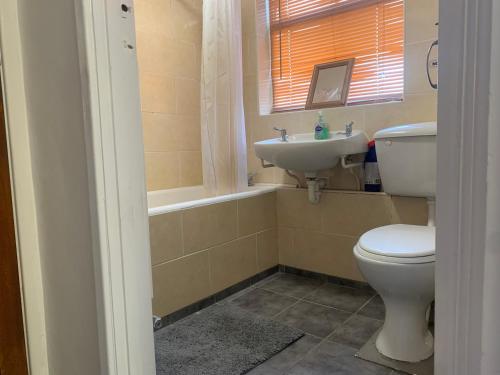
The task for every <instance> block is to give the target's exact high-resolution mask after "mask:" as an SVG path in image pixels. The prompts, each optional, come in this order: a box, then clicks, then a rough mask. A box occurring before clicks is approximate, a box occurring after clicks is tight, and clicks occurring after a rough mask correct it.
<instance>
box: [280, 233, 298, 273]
mask: <svg viewBox="0 0 500 375" xmlns="http://www.w3.org/2000/svg"><path fill="white" fill-rule="evenodd" d="M279 224H281V223H279ZM294 233H295V228H289V227H283V226H281V225H280V226H278V256H279V264H288V265H290V266H291V265H292V262H293V258H294V256H293V254H294V253H293V237H294Z"/></svg>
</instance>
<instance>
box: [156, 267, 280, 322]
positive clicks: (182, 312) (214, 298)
mask: <svg viewBox="0 0 500 375" xmlns="http://www.w3.org/2000/svg"><path fill="white" fill-rule="evenodd" d="M277 272H279V266H274V267H271V268H269V269H267V270H265V271H262V272H259V273H257V274H256V275H254V276H252V277H249V278H248V279H245V280H243V281H240V282H238V283H236V284H234V285H232V286H230V287H228V288H225V289H223V290H221V291H220V292H217V293H215V294H212V295H210V296H208V297H206V298H203V299H201V300H200V301H198V302H195V303H192V304H190V305H188V306H185V307H183V308H181V309H179V310H177V311H175V312H173V313H170V314H168V315H166V316H164V317H162V318H161V326H160V327H158V328H155V329H154V330H155V331H157V330H159V329H161V328H163V327H166V326H168V325H170V324H172V323H175V322H176V321H178V320H181V319H183V318H185V317H187V316H189V315H191V314H194V313H196V312H198V311H200V310H202V309H204V308H206V307H208V306H211V305H213V304H215V303H217V302H220V301H222V300H223V299H224V298H226V297H229V296H230V295H233V294H236V293H238V292H239V291H241V290H243V289H245V288H248V287H250V286H252V285H254V284H257V283H258V282H259V281H261V280H263V279H265V278H266V277H268V276H271V275H273V274H275V273H277Z"/></svg>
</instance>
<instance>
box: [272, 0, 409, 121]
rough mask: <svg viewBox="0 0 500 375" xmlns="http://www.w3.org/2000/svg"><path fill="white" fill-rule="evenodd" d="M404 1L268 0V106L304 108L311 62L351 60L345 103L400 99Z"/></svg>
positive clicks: (278, 109) (283, 109) (281, 108)
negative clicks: (270, 87)
mask: <svg viewBox="0 0 500 375" xmlns="http://www.w3.org/2000/svg"><path fill="white" fill-rule="evenodd" d="M403 10H404V4H403V0H378V1H374V0H269V11H270V27H271V46H272V47H271V71H272V80H273V96H274V98H273V102H274V104H273V110H274V111H287V110H295V109H303V108H304V106H305V102H306V99H307V93H308V89H309V84H310V81H311V75H312V71H313V68H314V65H316V64H321V63H325V62H329V61H334V60H341V59H347V58H352V57H354V58H355V59H356V62H355V65H354V70H353V75H352V81H351V88H350V91H349V97H348V100H347V103H348V105H352V104H360V103H367V102H379V101H390V100H402V98H403V73H404V72H403V70H404V68H403V67H404V48H403V45H404V40H403V38H404V12H403Z"/></svg>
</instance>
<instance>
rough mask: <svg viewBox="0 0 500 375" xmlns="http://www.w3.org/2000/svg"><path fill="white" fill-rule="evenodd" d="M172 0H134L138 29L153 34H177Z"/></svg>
mask: <svg viewBox="0 0 500 375" xmlns="http://www.w3.org/2000/svg"><path fill="white" fill-rule="evenodd" d="M172 17H173V11H172V4H171V0H136V1H134V19H135V28H136V30H137V31H141V32H146V33H150V34H151V35H158V34H160V35H164V36H167V37H170V38H173V37H174V36H175V29H174V25H173V23H172V22H171V19H172Z"/></svg>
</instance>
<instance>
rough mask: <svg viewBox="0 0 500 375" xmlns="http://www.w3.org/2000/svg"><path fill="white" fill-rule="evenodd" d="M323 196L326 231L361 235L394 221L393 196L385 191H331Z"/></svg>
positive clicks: (322, 213) (322, 211) (324, 226)
mask: <svg viewBox="0 0 500 375" xmlns="http://www.w3.org/2000/svg"><path fill="white" fill-rule="evenodd" d="M321 199H322V202H321V208H322V210H321V218H322V220H323V228H324V232H325V233H333V234H342V235H349V236H360V235H361V234H363V233H364V232H366V231H368V230H370V229H373V228H376V227H380V226H382V225H388V224H391V223H392V216H391V209H390V207H389V203H390V198H389V196H387V195H385V194H366V193H365V194H361V193H342V192H328V193H324V194H322V196H321Z"/></svg>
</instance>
